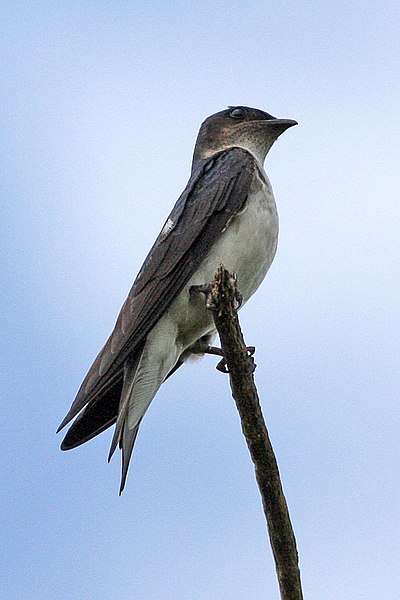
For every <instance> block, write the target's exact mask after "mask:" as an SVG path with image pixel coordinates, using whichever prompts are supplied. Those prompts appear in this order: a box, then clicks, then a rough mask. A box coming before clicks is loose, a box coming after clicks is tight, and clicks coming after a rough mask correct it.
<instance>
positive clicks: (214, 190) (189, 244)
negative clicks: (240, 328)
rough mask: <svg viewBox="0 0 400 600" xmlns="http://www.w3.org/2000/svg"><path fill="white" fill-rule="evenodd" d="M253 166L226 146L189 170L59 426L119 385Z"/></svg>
mask: <svg viewBox="0 0 400 600" xmlns="http://www.w3.org/2000/svg"><path fill="white" fill-rule="evenodd" d="M256 170H257V161H256V159H255V158H254V157H253V156H252V155H251V154H250V153H249V152H247V151H246V150H243V149H241V148H231V149H229V150H225V151H223V152H221V153H218V154H216V155H214V156H213V157H210V158H208V159H205V160H204V161H203V162H202V164H201V165H200V167H199V168H198V169H197V171H195V173H193V175H192V177H191V178H190V180H189V183H188V185H187V186H186V188H185V190H184V191H183V193H182V195H181V196H180V198H179V199H178V201H177V203H176V204H175V206H174V208H173V210H172V212H171V214H170V215H169V217H168V219H167V221H166V223H165V225H164V227H163V229H162V230H161V233H160V235H159V236H158V238H157V239H156V241H155V243H154V245H153V247H152V249H151V250H150V252H149V254H148V256H147V258H146V260H145V262H144V264H143V267H142V268H141V270H140V272H139V274H138V276H137V278H136V280H135V282H134V284H133V286H132V289H131V291H130V292H129V295H128V297H127V299H126V300H125V302H124V304H123V306H122V308H121V311H120V313H119V316H118V319H117V322H116V324H115V328H114V330H113V332H112V333H111V335H110V337H109V338H108V340H107V342H106V344H105V346H104V347H103V349H102V350H101V352H100V353H99V355H98V356H97V358H96V360H95V361H94V363H93V365H92V366H91V368H90V370H89V372H88V374H87V375H86V377H85V379H84V381H83V383H82V385H81V387H80V389H79V391H78V394H77V396H76V398H75V400H74V402H73V404H72V406H71V409H70V411H69V412H68V414H67V415H66V417H65V419H64V420H63V421H62V423H61V425H60V427H59V430H60V429H62V428H63V427H64V426H65V425H66V424H67V423H68V422H69V421H70V420H71V419H73V418H74V417H75V416H76V415H77V414H78V413H79V412H80V411H81V409H82V408H83V407H84V406H85V405H86V404H88V403H89V402H92V401H94V400H96V399H98V398H100V397H101V396H103V395H104V394H105V393H106V392H107V390H109V389H110V388H112V387H113V386H114V387H118V386H117V382H118V381H120V380H121V377H122V375H123V368H124V363H125V361H126V359H127V358H128V356H130V355H132V353H135V350H136V348H137V347H138V346H142V344H143V342H144V339H145V337H146V336H147V334H148V333H149V331H150V330H151V329H152V328H153V327H154V325H155V324H156V323H157V321H158V320H159V319H160V318H161V316H162V315H163V314H164V312H165V311H166V309H167V308H168V306H169V305H170V304H171V302H172V301H173V300H174V298H175V297H176V296H177V295H178V294H179V292H180V291H181V289H182V288H183V287H184V285H185V284H186V283H187V281H188V280H189V279H190V277H191V276H192V275H193V273H194V272H195V271H196V269H197V267H198V266H199V264H200V263H201V261H202V260H203V259H204V257H205V256H206V254H207V252H208V251H209V249H210V248H211V246H212V244H213V243H214V241H215V240H216V238H217V237H218V236H219V235H220V234H221V232H222V231H223V230H224V228H225V227H226V225H227V223H228V222H229V220H230V219H231V218H232V217H233V216H235V215H236V214H237V213H239V212H240V211H241V210H242V208H243V206H244V204H245V202H246V200H247V197H248V195H249V191H250V188H251V184H252V181H253V178H254V176H255V172H256ZM216 266H217V265H216ZM205 283H207V282H205ZM114 420H115V419H114ZM111 423H112V420H111V421H110V422H108V421H107V426H108V425H110V424H111ZM104 428H105V427H104Z"/></svg>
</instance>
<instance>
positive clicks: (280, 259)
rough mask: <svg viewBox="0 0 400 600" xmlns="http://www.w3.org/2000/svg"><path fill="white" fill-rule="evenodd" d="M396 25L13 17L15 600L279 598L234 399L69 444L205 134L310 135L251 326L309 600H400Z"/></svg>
mask: <svg viewBox="0 0 400 600" xmlns="http://www.w3.org/2000/svg"><path fill="white" fill-rule="evenodd" d="M399 12H400V11H399V8H398V3H397V2H349V3H347V4H346V5H344V6H342V5H341V4H340V3H330V4H328V3H323V2H312V1H311V2H307V3H298V2H278V1H272V2H268V3H263V2H253V3H250V4H249V3H247V2H246V3H245V2H243V1H236V2H234V1H233V2H221V1H218V0H217V1H213V2H201V3H196V4H195V3H187V2H175V3H173V4H170V3H164V2H161V3H158V4H150V3H146V2H144V3H143V2H142V3H138V2H118V1H117V2H114V3H109V2H73V1H71V2H42V1H38V2H34V3H33V2H19V1H18V2H13V3H11V2H8V3H3V4H2V7H1V8H0V23H1V25H0V27H1V30H2V35H1V46H0V50H1V56H2V60H1V67H0V69H1V71H0V78H1V87H2V101H1V105H0V120H1V131H2V135H1V138H2V143H1V148H2V151H1V154H2V160H1V163H0V169H1V179H0V182H1V183H0V185H1V189H0V194H1V212H2V216H1V222H2V236H1V240H0V244H1V256H2V268H3V276H2V278H1V281H2V284H3V285H2V305H3V308H2V312H3V318H2V324H1V327H2V334H1V342H2V354H3V359H2V364H3V369H2V381H1V386H2V397H3V412H2V414H3V420H2V435H1V440H2V449H1V453H0V463H1V470H2V483H3V485H2V488H3V489H2V494H1V500H0V502H1V517H0V518H1V520H2V521H3V523H2V536H1V538H2V544H4V550H3V551H2V561H1V569H2V570H3V574H2V586H3V589H4V592H3V593H4V597H7V598H10V599H18V600H36V599H37V598H52V599H53V598H55V599H63V600H64V599H68V600H94V599H98V598H102V599H103V598H104V599H107V600H116V599H118V600H128V599H131V598H135V599H137V600H144V599H146V600H148V599H149V598H154V599H157V600H181V599H182V600H183V599H185V600H186V599H187V598H194V599H196V600H208V599H211V598H219V600H239V599H240V600H242V599H243V598H251V599H252V600H261V599H264V598H277V597H278V591H277V584H276V577H275V573H274V565H273V560H272V556H271V552H270V549H269V542H268V539H267V536H266V529H265V524H264V521H263V515H262V510H261V503H260V499H259V494H258V490H257V488H256V484H255V481H254V476H253V470H252V465H251V462H250V459H249V456H248V453H247V449H246V447H245V444H244V441H243V438H242V434H241V431H240V425H239V422H238V417H237V414H236V409H235V407H234V404H233V401H232V400H231V397H230V390H229V386H228V380H227V379H226V378H225V377H224V376H222V375H221V374H219V373H218V372H217V371H216V370H215V369H214V364H215V360H213V359H212V358H211V357H206V358H205V359H204V360H203V361H202V362H199V363H196V364H194V365H188V366H187V367H185V368H183V369H181V370H180V371H179V373H177V374H176V375H175V376H174V377H172V378H171V379H170V380H169V381H168V382H167V383H166V384H165V385H164V386H163V387H162V389H161V391H160V393H159V394H158V396H157V398H156V399H155V401H154V402H153V404H152V406H151V407H150V409H149V412H148V414H147V415H146V418H145V420H144V422H143V425H142V428H141V431H140V434H139V437H138V441H137V446H136V449H135V454H134V458H133V462H132V465H131V470H130V475H129V478H128V483H127V487H126V490H125V492H124V494H123V495H122V497H121V498H119V497H118V493H117V492H118V483H119V472H120V465H119V460H118V459H117V458H114V459H113V461H112V462H111V464H110V465H107V462H106V458H107V453H108V447H109V443H110V438H111V435H110V432H107V433H104V434H103V435H101V436H99V437H98V438H96V439H94V440H93V441H91V442H90V443H88V444H86V445H85V446H83V447H81V448H79V449H77V450H74V451H71V452H69V453H62V452H60V450H59V444H60V442H61V439H62V438H61V436H56V435H55V429H56V427H57V425H58V423H59V422H60V420H61V419H62V417H63V416H64V414H65V412H66V411H67V409H68V408H69V405H70V403H71V401H72V399H73V397H74V395H75V393H76V390H77V388H78V387H79V384H80V382H81V380H82V378H83V376H84V375H85V373H86V370H87V368H88V367H89V366H90V364H91V362H92V360H93V358H94V357H95V355H96V354H97V352H98V350H99V349H100V347H101V346H102V344H103V342H104V341H105V339H106V337H107V335H108V334H109V332H110V330H111V328H112V326H113V324H114V320H115V318H116V315H117V312H118V310H119V307H120V305H121V304H122V302H123V300H124V298H125V295H126V293H127V292H128V290H129V288H130V285H131V283H132V281H133V279H134V276H135V275H136V273H137V271H138V269H139V268H140V266H141V263H142V261H143V259H144V258H145V256H146V253H147V251H148V249H149V248H150V246H151V244H152V242H153V240H154V237H155V235H156V234H157V233H158V231H159V229H160V227H161V226H162V224H163V222H164V220H165V217H166V216H167V214H168V212H169V210H170V208H171V207H172V205H173V203H174V202H175V200H176V198H177V197H178V195H179V194H180V192H181V190H182V189H183V187H184V185H185V183H186V181H187V178H188V175H189V169H190V162H191V153H192V149H193V145H194V141H195V137H196V134H197V131H198V127H199V125H200V123H201V122H202V120H203V119H204V118H205V117H206V116H208V115H209V114H211V113H213V112H216V111H218V110H221V109H223V108H225V107H226V106H227V105H234V104H241V103H242V104H247V105H250V106H256V107H258V108H261V109H264V110H266V111H268V112H271V113H272V114H275V115H277V116H279V117H287V118H294V119H296V120H298V122H299V126H298V127H296V128H294V129H291V130H290V131H288V132H287V133H286V134H284V135H283V136H282V138H281V139H280V140H279V141H278V142H277V144H276V145H275V146H274V147H273V149H272V151H271V153H270V155H269V156H268V159H267V163H266V170H267V172H268V174H269V176H270V179H271V181H272V184H273V187H274V190H275V196H276V199H277V203H278V208H279V213H280V221H281V234H280V243H279V249H278V254H277V257H276V259H275V262H274V264H273V267H272V269H271V271H270V273H269V275H268V277H267V280H266V281H265V282H264V284H263V285H262V287H261V288H260V290H259V291H258V293H257V295H256V296H255V297H254V298H253V299H252V300H251V302H249V303H248V304H247V305H246V307H245V308H244V309H243V311H242V313H241V323H242V326H243V330H244V332H245V337H246V340H247V343H249V344H254V345H256V347H257V353H256V362H257V364H258V368H257V372H256V382H257V386H258V390H259V394H260V397H261V399H262V404H263V409H264V413H265V417H266V420H267V423H268V427H269V430H270V435H271V438H272V441H273V444H274V448H275V451H276V454H277V458H278V462H279V466H280V470H281V476H282V480H283V484H284V488H285V492H286V496H287V500H288V504H289V508H290V512H291V516H292V520H293V525H294V528H295V531H296V535H297V541H298V548H299V554H300V565H301V571H302V578H303V586H304V594H305V597H306V598H307V599H308V600H338V599H339V598H340V600H354V598H360V599H361V598H362V599H363V600H372V599H374V600H375V599H376V598H379V600H397V599H398V573H399V568H400V565H399V554H398V547H399V543H400V539H399V538H400V535H399V533H400V532H399V517H400V514H399V513H400V510H399V506H400V502H399V500H400V498H399V450H400V448H399V446H400V444H399V435H398V422H399V408H398V406H399V401H398V399H399V391H400V390H399V376H398V357H399V354H400V353H399V345H400V344H399V339H400V331H399V315H398V297H399V283H400V281H399V279H400V278H399V266H398V263H399V258H398V257H399V251H400V248H399V246H400V244H399V235H398V229H399V188H400V176H399V168H398V156H399V134H398V110H399V95H398V91H399V90H398V75H399V60H398V57H399V50H400V48H399V41H398V30H397V23H398V20H399V16H400V15H399Z"/></svg>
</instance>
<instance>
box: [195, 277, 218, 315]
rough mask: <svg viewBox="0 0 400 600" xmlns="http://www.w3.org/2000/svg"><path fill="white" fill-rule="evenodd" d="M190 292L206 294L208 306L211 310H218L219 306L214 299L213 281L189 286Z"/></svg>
mask: <svg viewBox="0 0 400 600" xmlns="http://www.w3.org/2000/svg"><path fill="white" fill-rule="evenodd" d="M189 292H190V293H199V292H200V293H201V294H205V297H206V308H208V309H209V310H216V309H217V307H216V305H215V303H214V301H213V299H212V292H213V285H212V283H204V284H202V285H191V286H190V288H189Z"/></svg>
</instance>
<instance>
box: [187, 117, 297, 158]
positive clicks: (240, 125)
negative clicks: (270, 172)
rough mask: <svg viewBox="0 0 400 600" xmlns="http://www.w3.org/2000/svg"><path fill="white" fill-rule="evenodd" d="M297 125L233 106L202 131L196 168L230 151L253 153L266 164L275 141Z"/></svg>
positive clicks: (195, 156) (288, 120) (211, 118)
mask: <svg viewBox="0 0 400 600" xmlns="http://www.w3.org/2000/svg"><path fill="white" fill-rule="evenodd" d="M293 125H297V121H293V120H292V119H277V118H276V117H273V116H272V115H270V114H268V113H266V112H264V111H263V110H259V109H257V108H250V107H248V106H230V107H229V108H227V109H226V110H222V111H221V112H218V113H215V114H214V115H211V116H210V117H208V118H207V119H206V120H205V121H204V123H203V124H202V125H201V127H200V131H199V135H198V136H197V141H196V145H195V149H194V154H193V164H195V163H196V162H197V161H198V160H200V159H204V158H207V157H209V156H212V155H213V154H216V153H217V152H221V151H222V150H226V149H227V148H232V147H240V148H244V149H245V150H248V151H250V152H251V153H252V154H253V155H254V156H255V157H256V158H257V159H258V160H259V162H260V163H261V164H263V162H264V160H265V157H266V156H267V154H268V151H269V149H270V148H271V146H272V144H273V143H274V142H275V140H276V139H277V138H278V137H279V136H280V135H281V133H283V132H284V131H286V129H288V128H289V127H292V126H293Z"/></svg>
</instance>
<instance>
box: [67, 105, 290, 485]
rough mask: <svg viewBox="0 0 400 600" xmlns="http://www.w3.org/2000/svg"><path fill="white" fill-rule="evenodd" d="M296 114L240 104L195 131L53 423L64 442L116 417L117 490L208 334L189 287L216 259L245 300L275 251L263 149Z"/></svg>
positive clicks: (83, 437) (76, 440) (78, 439)
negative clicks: (157, 223)
mask: <svg viewBox="0 0 400 600" xmlns="http://www.w3.org/2000/svg"><path fill="white" fill-rule="evenodd" d="M296 124H297V123H296V121H293V120H289V119H276V118H275V117H273V116H271V115H270V114H268V113H266V112H264V111H262V110H258V109H255V108H249V107H246V106H234V107H229V108H228V109H227V110H223V111H221V112H218V113H216V114H214V115H211V116H210V117H208V118H207V119H206V120H205V121H204V123H203V124H202V125H201V127H200V131H199V134H198V137H197V141H196V145H195V149H194V155H193V163H192V171H191V175H190V179H189V182H188V184H187V186H186V188H185V189H184V191H183V192H182V194H181V196H180V197H179V199H178V201H177V202H176V204H175V206H174V208H173V209H172V212H171V214H170V215H169V217H168V218H167V220H166V222H165V224H164V226H163V228H162V230H161V232H160V234H159V236H158V238H157V239H156V241H155V243H154V245H153V247H152V248H151V250H150V252H149V254H148V256H147V258H146V260H145V262H144V264H143V266H142V268H141V270H140V272H139V274H138V276H137V277H136V279H135V282H134V284H133V286H132V289H131V290H130V292H129V295H128V297H127V299H126V300H125V302H124V304H123V306H122V308H121V312H120V313H119V316H118V319H117V322H116V324H115V327H114V330H113V332H112V333H111V335H110V337H109V338H108V340H107V342H106V344H105V346H104V348H103V349H102V350H101V352H100V353H99V355H98V356H97V358H96V360H95V361H94V363H93V365H92V366H91V368H90V369H89V372H88V374H87V375H86V377H85V379H84V381H83V383H82V385H81V387H80V389H79V391H78V394H77V396H76V398H75V400H74V402H73V404H72V406H71V408H70V410H69V412H68V414H67V415H66V417H65V419H64V420H63V421H62V423H61V425H60V427H59V429H58V431H59V430H60V429H62V428H63V427H64V426H65V425H66V424H67V423H69V422H70V421H71V420H72V419H73V418H74V417H76V419H75V421H74V422H73V424H72V425H71V427H70V429H69V430H68V432H67V434H66V436H65V438H64V440H63V442H62V444H61V449H62V450H69V449H71V448H75V447H76V446H79V445H80V444H83V443H84V442H86V441H88V440H90V439H91V438H92V437H94V436H95V435H97V434H99V433H101V432H102V431H104V430H105V429H107V428H108V427H110V426H111V425H113V424H114V423H115V431H114V436H113V439H112V443H111V449H110V455H109V459H110V458H111V456H112V454H113V453H114V451H115V449H116V447H117V445H119V447H120V448H121V450H122V476H121V486H120V493H121V492H122V490H123V489H124V486H125V481H126V476H127V472H128V466H129V461H130V457H131V454H132V449H133V445H134V443H135V439H136V436H137V433H138V429H139V426H140V423H141V421H142V418H143V416H144V414H145V412H146V410H147V409H148V407H149V405H150V402H151V401H152V400H153V398H154V396H155V395H156V393H157V391H158V389H159V387H160V386H161V384H162V383H163V382H164V381H165V379H166V378H167V377H169V376H170V375H171V374H172V373H173V372H174V371H175V370H176V369H177V368H178V367H179V366H180V365H181V364H183V362H184V361H185V360H186V359H187V358H189V357H190V356H191V355H193V354H199V353H204V352H206V351H207V349H208V348H209V347H210V344H211V342H212V340H213V338H214V337H215V335H216V331H215V325H214V321H213V317H212V314H211V313H210V311H209V310H207V309H206V307H205V301H204V296H202V294H200V293H193V290H194V289H196V286H202V285H204V284H207V283H210V282H211V281H212V280H213V277H214V273H215V271H216V269H217V268H218V266H219V265H220V264H221V263H222V264H223V265H224V266H225V268H226V269H228V271H229V272H234V273H235V274H236V277H237V282H238V288H239V290H240V293H241V295H242V297H243V301H242V303H243V304H244V303H245V302H246V301H247V300H248V299H249V298H250V296H251V295H252V294H253V293H254V292H255V291H256V289H257V288H258V287H259V285H260V283H261V282H262V280H263V279H264V277H265V275H266V273H267V271H268V269H269V267H270V265H271V263H272V260H273V258H274V255H275V251H276V246H277V239H278V215H277V211H276V205H275V200H274V196H273V192H272V189H271V185H270V183H269V180H268V177H267V175H266V173H265V171H264V168H263V163H264V160H265V157H266V155H267V153H268V151H269V149H270V148H271V146H272V144H273V143H274V142H275V140H276V139H277V138H278V137H279V136H280V135H281V133H283V132H284V131H285V130H286V129H288V128H289V127H292V126H293V125H296Z"/></svg>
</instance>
